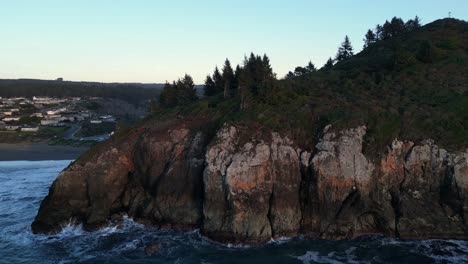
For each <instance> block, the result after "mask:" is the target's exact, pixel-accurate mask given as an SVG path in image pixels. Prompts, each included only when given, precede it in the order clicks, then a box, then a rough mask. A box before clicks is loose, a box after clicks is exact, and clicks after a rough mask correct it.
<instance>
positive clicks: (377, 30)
mask: <svg viewBox="0 0 468 264" xmlns="http://www.w3.org/2000/svg"><path fill="white" fill-rule="evenodd" d="M382 39H383V27H382V26H381V25H380V24H377V26H375V40H376V41H377V40H382Z"/></svg>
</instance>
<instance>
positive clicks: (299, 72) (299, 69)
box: [294, 66, 307, 76]
mask: <svg viewBox="0 0 468 264" xmlns="http://www.w3.org/2000/svg"><path fill="white" fill-rule="evenodd" d="M306 73H307V69H306V68H304V67H301V66H297V67H296V68H295V69H294V75H296V76H302V75H304V74H306Z"/></svg>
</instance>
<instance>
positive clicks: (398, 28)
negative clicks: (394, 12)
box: [390, 17, 406, 37]
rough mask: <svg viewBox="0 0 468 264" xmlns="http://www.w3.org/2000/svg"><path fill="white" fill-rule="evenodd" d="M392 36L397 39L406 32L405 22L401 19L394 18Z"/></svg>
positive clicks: (391, 24)
mask: <svg viewBox="0 0 468 264" xmlns="http://www.w3.org/2000/svg"><path fill="white" fill-rule="evenodd" d="M390 29H391V31H390V35H391V37H396V36H399V35H401V34H403V33H404V32H405V30H406V27H405V22H403V20H402V19H401V18H398V17H393V18H392V20H391V21H390Z"/></svg>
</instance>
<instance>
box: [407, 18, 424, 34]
mask: <svg viewBox="0 0 468 264" xmlns="http://www.w3.org/2000/svg"><path fill="white" fill-rule="evenodd" d="M405 27H406V30H407V31H412V30H415V29H417V28H420V27H421V21H420V19H419V17H418V16H416V17H415V18H414V19H410V20H408V21H406V23H405Z"/></svg>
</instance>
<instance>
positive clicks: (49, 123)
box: [41, 119, 60, 126]
mask: <svg viewBox="0 0 468 264" xmlns="http://www.w3.org/2000/svg"><path fill="white" fill-rule="evenodd" d="M59 123H60V120H59V119H44V120H41V125H43V126H57V125H58V124H59Z"/></svg>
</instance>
